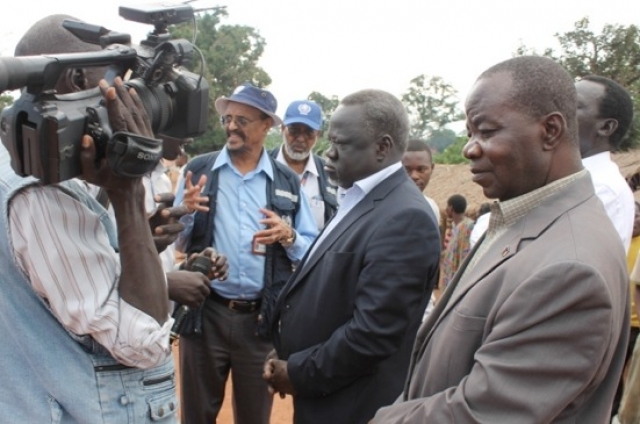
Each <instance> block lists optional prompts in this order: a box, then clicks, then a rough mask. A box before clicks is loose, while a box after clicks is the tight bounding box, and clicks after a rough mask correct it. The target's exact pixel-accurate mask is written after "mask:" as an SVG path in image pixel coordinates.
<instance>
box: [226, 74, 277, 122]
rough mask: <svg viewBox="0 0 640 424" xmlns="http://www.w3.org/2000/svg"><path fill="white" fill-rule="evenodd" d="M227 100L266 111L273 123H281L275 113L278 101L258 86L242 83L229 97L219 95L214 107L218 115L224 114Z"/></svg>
mask: <svg viewBox="0 0 640 424" xmlns="http://www.w3.org/2000/svg"><path fill="white" fill-rule="evenodd" d="M229 102H236V103H242V104H245V105H248V106H251V107H254V108H256V109H258V110H259V111H261V112H264V113H266V114H267V115H269V116H270V117H271V119H273V125H280V124H282V120H281V119H280V117H278V115H276V109H278V101H277V100H276V98H275V97H274V96H273V94H271V93H270V92H269V91H267V90H264V89H262V88H258V87H256V86H254V85H251V84H249V83H244V84H242V85H240V86H238V87H236V89H235V90H233V94H231V96H229V97H219V98H218V99H216V102H215V103H214V104H215V107H216V110H217V111H218V113H219V114H220V115H224V113H225V110H226V109H227V105H228V104H229Z"/></svg>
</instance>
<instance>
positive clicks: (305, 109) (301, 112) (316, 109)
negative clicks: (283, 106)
mask: <svg viewBox="0 0 640 424" xmlns="http://www.w3.org/2000/svg"><path fill="white" fill-rule="evenodd" d="M284 124H285V125H291V124H305V125H307V126H308V127H310V128H311V129H313V130H316V131H318V130H319V129H320V128H322V109H320V106H319V105H318V104H317V103H316V102H314V101H312V100H296V101H295V102H292V103H291V104H290V105H289V107H288V108H287V111H286V112H285V114H284Z"/></svg>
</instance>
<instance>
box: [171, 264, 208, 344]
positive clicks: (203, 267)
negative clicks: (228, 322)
mask: <svg viewBox="0 0 640 424" xmlns="http://www.w3.org/2000/svg"><path fill="white" fill-rule="evenodd" d="M189 271H193V272H199V273H201V274H203V275H204V276H206V277H208V275H209V271H211V259H210V258H209V257H207V256H198V257H197V258H195V259H194V260H193V262H191V265H190V266H189ZM189 311H190V309H189V307H188V306H187V305H180V306H179V307H178V308H177V309H176V310H175V311H174V312H173V319H174V322H173V326H172V327H171V333H170V335H169V340H170V343H173V342H174V341H176V340H177V339H178V338H179V337H180V329H181V328H182V325H183V324H184V320H185V318H186V317H187V314H188V313H189Z"/></svg>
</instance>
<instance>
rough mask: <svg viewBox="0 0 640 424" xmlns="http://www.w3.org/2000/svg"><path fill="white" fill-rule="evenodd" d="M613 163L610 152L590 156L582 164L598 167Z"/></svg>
mask: <svg viewBox="0 0 640 424" xmlns="http://www.w3.org/2000/svg"><path fill="white" fill-rule="evenodd" d="M608 162H611V153H610V152H608V151H605V152H600V153H597V154H595V155H593V156H589V157H586V158H583V159H582V164H583V165H584V166H590V167H593V166H596V165H600V164H603V163H608Z"/></svg>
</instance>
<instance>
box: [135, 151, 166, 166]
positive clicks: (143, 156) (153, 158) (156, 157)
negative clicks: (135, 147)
mask: <svg viewBox="0 0 640 424" xmlns="http://www.w3.org/2000/svg"><path fill="white" fill-rule="evenodd" d="M137 158H138V159H142V160H146V161H153V162H156V163H157V162H158V161H159V160H160V157H159V155H157V154H153V153H145V152H140V153H138V156H137Z"/></svg>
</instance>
